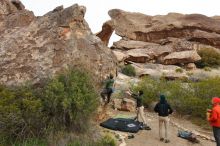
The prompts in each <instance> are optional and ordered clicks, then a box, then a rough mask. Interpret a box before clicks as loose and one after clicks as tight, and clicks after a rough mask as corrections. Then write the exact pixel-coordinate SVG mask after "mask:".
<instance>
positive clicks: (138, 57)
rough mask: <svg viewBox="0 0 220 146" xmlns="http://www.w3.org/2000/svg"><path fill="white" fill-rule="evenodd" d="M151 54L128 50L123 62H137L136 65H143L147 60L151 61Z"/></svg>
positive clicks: (143, 51)
mask: <svg viewBox="0 0 220 146" xmlns="http://www.w3.org/2000/svg"><path fill="white" fill-rule="evenodd" d="M152 53H153V52H149V51H148V50H146V49H133V50H128V51H127V52H126V54H127V56H128V57H127V58H126V59H125V61H133V62H138V63H145V62H148V61H149V60H151V59H153V58H151V56H152V55H150V54H152Z"/></svg>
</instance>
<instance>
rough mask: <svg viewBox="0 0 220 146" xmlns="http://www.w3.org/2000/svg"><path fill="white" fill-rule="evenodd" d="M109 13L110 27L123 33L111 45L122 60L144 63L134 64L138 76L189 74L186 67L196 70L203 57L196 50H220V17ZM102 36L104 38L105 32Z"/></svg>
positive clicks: (183, 75) (180, 75)
mask: <svg viewBox="0 0 220 146" xmlns="http://www.w3.org/2000/svg"><path fill="white" fill-rule="evenodd" d="M109 16H110V17H111V20H109V21H107V23H108V24H111V25H109V26H111V28H109V29H108V30H111V31H113V30H114V31H115V33H116V34H117V35H119V36H121V37H122V39H121V40H119V41H117V42H114V43H113V46H112V47H111V49H113V52H114V54H115V56H116V57H117V60H118V61H119V62H120V63H121V64H123V63H125V64H127V63H132V64H133V66H135V65H134V63H142V64H143V65H142V66H141V67H140V66H139V67H135V68H136V70H138V71H137V72H138V73H137V75H138V76H144V75H150V76H165V77H167V79H176V78H182V77H183V78H187V75H186V73H185V69H186V70H187V71H189V70H196V65H195V63H196V62H197V61H199V60H200V59H201V57H200V56H199V54H198V53H197V50H200V49H201V48H213V49H214V50H218V51H220V21H219V17H207V16H204V15H200V14H189V15H183V14H178V13H169V14H167V15H156V16H148V15H144V14H141V13H132V12H125V11H123V10H119V9H113V10H110V11H109ZM102 33H105V31H104V29H103V30H102ZM109 34H110V33H108V38H109ZM99 37H100V38H101V39H102V40H104V39H103V36H100V35H99ZM149 63H154V64H155V65H156V66H160V65H161V64H163V65H176V68H170V69H169V71H167V72H166V71H164V70H161V69H156V68H149V65H148V64H149ZM179 67H181V69H179ZM140 70H141V72H140ZM181 70H183V72H182V71H181ZM179 71H180V72H179ZM189 74H190V73H189Z"/></svg>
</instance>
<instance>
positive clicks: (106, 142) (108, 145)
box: [68, 135, 116, 146]
mask: <svg viewBox="0 0 220 146" xmlns="http://www.w3.org/2000/svg"><path fill="white" fill-rule="evenodd" d="M68 146H116V142H115V139H113V138H112V137H111V136H109V135H105V136H104V137H103V138H102V139H100V140H99V141H97V142H91V141H89V142H88V141H85V140H75V141H73V142H71V143H70V144H69V145H68Z"/></svg>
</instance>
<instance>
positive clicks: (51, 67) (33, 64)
mask: <svg viewBox="0 0 220 146" xmlns="http://www.w3.org/2000/svg"><path fill="white" fill-rule="evenodd" d="M17 2H18V1H17ZM85 11H86V8H85V7H83V6H79V5H77V4H75V5H73V6H71V7H68V8H66V9H62V7H57V8H56V9H54V10H53V11H51V12H49V13H47V14H45V15H44V16H42V17H35V16H34V15H33V13H32V12H30V11H27V10H25V9H24V7H23V6H22V5H21V6H20V7H19V6H18V5H15V4H14V3H12V2H11V1H8V0H1V2H0V17H1V21H0V32H1V33H0V42H1V45H0V70H1V71H0V76H1V78H0V83H4V84H7V85H16V84H22V83H24V82H26V81H32V82H33V83H37V82H39V81H40V80H41V79H44V78H47V77H51V76H53V75H55V74H57V73H59V72H62V71H63V70H66V69H67V68H73V67H75V66H80V67H83V68H85V69H88V70H89V71H91V73H92V74H93V75H94V77H95V78H94V79H95V80H94V81H96V82H98V81H100V80H101V79H102V78H104V77H105V76H106V75H107V74H109V73H110V72H112V73H115V70H116V59H115V56H114V55H113V53H112V51H111V50H110V49H109V48H107V47H106V46H105V45H104V44H103V43H102V42H101V40H100V39H99V38H98V37H96V36H95V35H93V34H92V33H91V30H90V28H89V26H88V24H87V23H86V21H85V19H84V15H85ZM26 18H27V19H26ZM6 24H7V25H6ZM8 24H11V25H8Z"/></svg>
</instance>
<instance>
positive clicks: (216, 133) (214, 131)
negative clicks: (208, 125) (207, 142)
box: [213, 127, 220, 146]
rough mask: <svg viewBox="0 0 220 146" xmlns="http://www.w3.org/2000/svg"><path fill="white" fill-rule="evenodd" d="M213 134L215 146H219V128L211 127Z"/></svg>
mask: <svg viewBox="0 0 220 146" xmlns="http://www.w3.org/2000/svg"><path fill="white" fill-rule="evenodd" d="M213 134H214V137H215V141H216V143H217V146H220V127H213Z"/></svg>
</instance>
